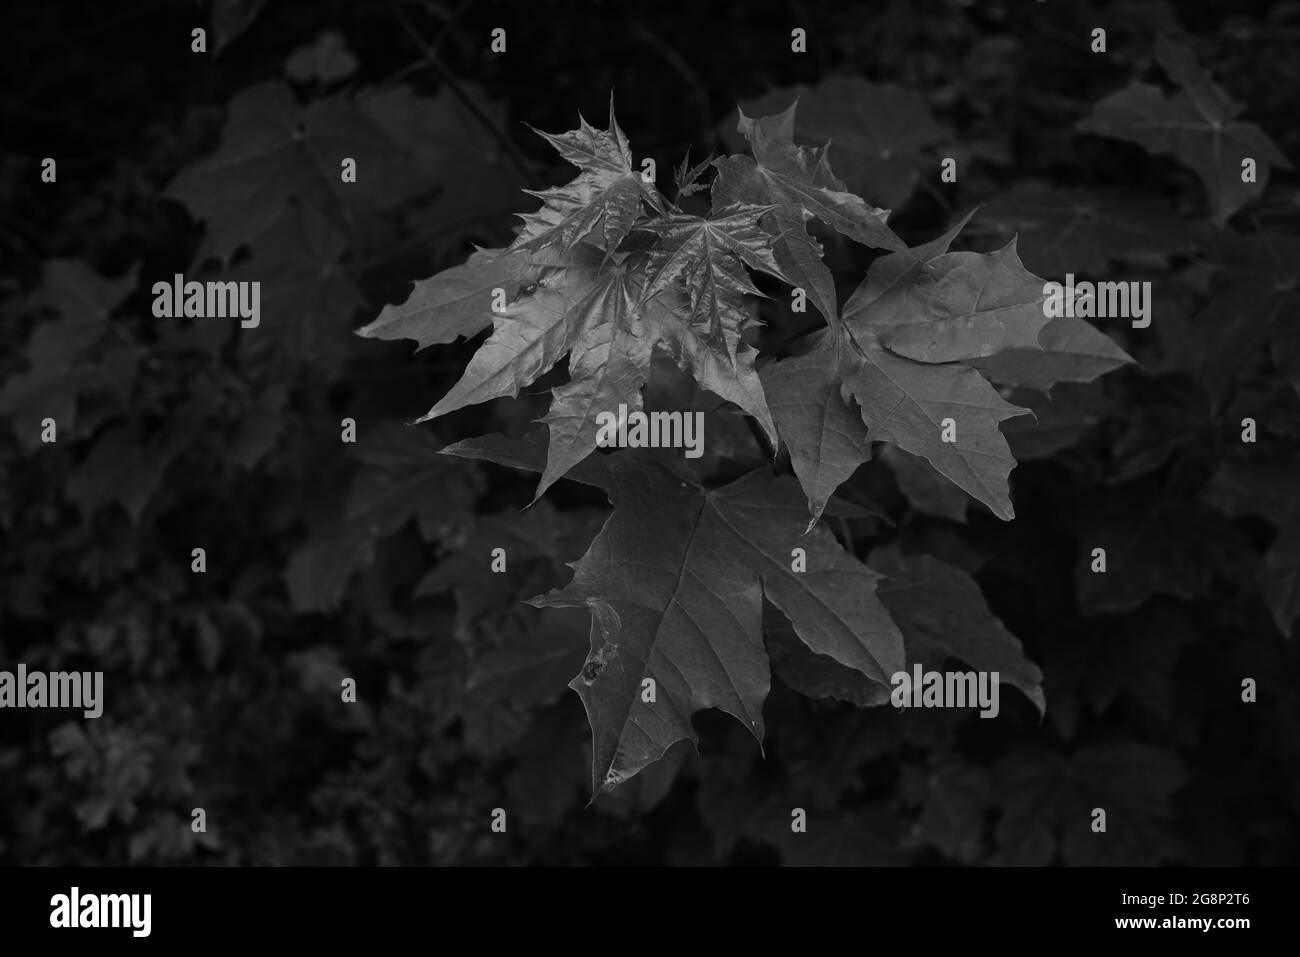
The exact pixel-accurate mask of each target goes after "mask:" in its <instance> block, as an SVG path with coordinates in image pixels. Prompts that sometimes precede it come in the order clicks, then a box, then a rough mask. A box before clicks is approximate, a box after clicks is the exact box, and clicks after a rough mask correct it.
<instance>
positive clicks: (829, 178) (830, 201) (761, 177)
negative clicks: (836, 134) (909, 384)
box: [712, 104, 907, 324]
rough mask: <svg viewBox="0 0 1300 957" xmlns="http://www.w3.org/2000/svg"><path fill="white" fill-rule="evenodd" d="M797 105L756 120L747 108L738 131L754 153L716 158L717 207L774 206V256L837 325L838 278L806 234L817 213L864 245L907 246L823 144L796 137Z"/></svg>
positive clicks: (714, 199)
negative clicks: (836, 168) (840, 173)
mask: <svg viewBox="0 0 1300 957" xmlns="http://www.w3.org/2000/svg"><path fill="white" fill-rule="evenodd" d="M794 116H795V104H791V105H790V107H789V108H788V109H786V110H785V111H784V112H782V113H779V114H777V115H775V116H765V117H760V118H758V119H751V118H750V117H748V116H746V115H745V114H744V112H743V111H742V112H741V113H740V121H739V124H738V130H739V132H740V133H741V134H742V135H743V136H744V137H745V139H746V140H747V141H748V142H749V145H750V148H751V150H752V151H753V154H754V158H753V159H750V158H749V157H747V156H728V157H723V158H721V159H717V160H715V161H714V166H715V167H716V168H717V170H718V176H717V179H716V180H714V183H713V193H712V198H713V207H714V209H726V208H728V207H731V206H735V205H738V204H748V205H755V206H773V207H775V209H774V210H773V212H772V213H771V218H772V225H771V229H772V231H773V234H774V236H775V244H774V251H775V254H776V261H777V263H778V264H779V265H780V267H781V269H782V270H783V272H784V273H785V274H786V275H787V276H788V277H789V281H790V282H792V283H794V284H795V285H796V286H798V287H799V288H802V289H805V290H807V291H808V294H809V297H810V298H811V299H812V300H813V303H814V305H816V306H817V309H818V310H819V311H820V312H821V313H822V315H823V316H825V317H826V320H827V321H828V322H830V323H831V324H834V323H836V322H837V321H838V319H839V308H838V306H837V304H836V297H835V281H834V279H833V278H832V277H831V273H830V270H829V269H828V268H827V267H826V265H825V263H823V262H822V250H821V246H820V244H819V243H818V242H817V240H816V239H814V238H813V237H812V236H811V235H809V233H808V228H807V220H808V219H809V218H812V217H815V218H817V219H818V220H820V221H821V222H822V223H824V224H825V225H826V226H829V227H830V228H831V229H834V230H835V231H836V232H839V233H841V234H842V235H845V236H848V237H849V238H850V239H853V240H855V241H857V242H860V243H862V244H864V245H866V246H871V247H873V248H879V249H892V250H896V251H903V250H906V248H907V246H906V244H905V243H904V242H903V241H902V240H901V239H899V238H898V237H897V236H896V235H894V232H893V230H891V229H890V228H889V227H888V226H887V225H886V223H885V220H886V218H887V217H888V211H886V210H883V209H877V208H876V207H874V206H869V205H868V204H867V203H866V202H864V201H863V200H862V198H861V197H859V196H856V195H854V194H853V193H850V192H849V191H848V188H847V187H846V186H845V185H844V183H843V182H841V181H840V180H839V179H838V178H837V177H836V176H835V174H834V173H832V172H831V168H830V162H829V161H828V160H827V158H826V150H825V148H824V147H823V148H820V149H811V148H808V147H803V146H796V145H795V142H794Z"/></svg>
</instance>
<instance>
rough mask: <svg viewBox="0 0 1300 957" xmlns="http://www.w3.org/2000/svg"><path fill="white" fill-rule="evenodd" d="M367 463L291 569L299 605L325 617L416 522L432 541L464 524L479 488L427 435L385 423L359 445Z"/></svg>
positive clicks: (290, 580) (290, 581)
mask: <svg viewBox="0 0 1300 957" xmlns="http://www.w3.org/2000/svg"><path fill="white" fill-rule="evenodd" d="M356 455H357V456H358V458H360V460H361V462H362V463H363V467H362V469H361V471H360V472H358V474H357V475H356V477H355V478H354V479H353V481H352V483H351V485H350V487H349V489H348V493H347V497H346V501H345V503H344V507H343V509H342V513H341V514H340V515H339V516H338V517H337V519H336V520H335V521H332V522H329V523H327V524H325V525H322V526H321V527H318V528H315V529H313V530H312V534H311V535H310V536H309V537H308V538H307V540H306V541H305V542H303V544H302V545H300V546H299V547H298V549H297V550H296V551H295V552H294V554H293V555H292V557H291V558H290V561H289V564H288V567H287V568H286V570H285V580H286V582H287V584H288V586H289V595H290V598H291V600H292V603H293V607H294V608H295V609H297V610H299V611H326V610H329V609H331V608H333V607H335V606H336V605H337V604H338V602H339V601H340V599H341V598H342V597H343V592H344V589H345V588H346V587H347V584H348V582H349V581H350V580H351V579H352V576H353V575H355V574H356V572H358V571H359V570H360V569H362V568H364V567H365V566H366V565H368V564H370V562H371V561H373V559H374V553H375V547H376V546H377V545H378V543H379V542H380V541H381V540H382V539H384V538H386V537H388V536H389V535H392V534H393V533H394V532H396V531H397V530H398V529H399V528H401V527H402V526H403V525H405V524H406V523H407V522H408V521H410V520H411V519H415V520H416V521H417V524H418V525H419V528H420V531H421V533H422V534H423V535H424V536H425V537H426V538H437V537H439V536H440V535H442V534H443V533H444V532H445V531H446V530H447V529H448V528H449V527H450V526H451V525H453V524H454V523H455V522H457V521H461V520H463V518H464V515H465V514H466V513H467V512H468V511H469V510H470V509H471V507H472V504H473V501H474V498H475V496H476V494H477V492H478V490H479V484H480V483H479V482H478V480H477V475H475V474H474V473H472V472H468V471H466V470H464V469H457V468H449V467H448V465H449V463H448V462H447V460H446V459H445V458H443V457H442V456H441V455H439V454H438V449H437V442H436V440H435V439H434V438H433V437H432V436H431V435H429V434H428V433H427V432H421V431H418V430H415V429H409V428H406V427H405V426H401V425H396V424H393V423H386V424H384V425H383V426H381V427H379V428H377V429H375V430H374V432H373V434H371V435H370V436H369V437H368V438H366V439H365V441H363V442H361V443H359V444H358V445H357V448H356Z"/></svg>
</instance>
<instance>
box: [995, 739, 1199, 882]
mask: <svg viewBox="0 0 1300 957" xmlns="http://www.w3.org/2000/svg"><path fill="white" fill-rule="evenodd" d="M995 777H996V784H995V788H994V793H996V794H999V795H1005V797H1006V801H1005V804H1004V805H1003V807H1002V808H1001V814H1000V817H999V820H998V825H997V841H998V846H999V851H998V854H997V856H996V858H995V859H994V863H997V864H1003V865H1011V866H1043V865H1046V864H1050V863H1052V862H1053V861H1054V860H1055V859H1056V856H1057V854H1058V853H1060V854H1061V855H1063V856H1064V859H1065V862H1066V863H1068V864H1079V865H1096V864H1127V865H1130V866H1132V865H1138V864H1151V863H1152V862H1153V861H1154V862H1157V863H1163V862H1166V861H1168V860H1169V859H1170V858H1176V856H1177V854H1178V851H1179V849H1178V848H1177V847H1176V845H1175V844H1174V842H1173V841H1172V839H1171V835H1170V824H1171V822H1172V820H1173V818H1174V809H1173V807H1172V805H1171V798H1172V797H1173V795H1174V793H1175V792H1176V791H1178V790H1179V789H1180V788H1181V787H1183V786H1184V785H1185V784H1186V783H1187V780H1188V774H1187V770H1186V768H1185V767H1184V765H1183V762H1182V761H1181V760H1180V759H1179V757H1178V756H1177V755H1176V754H1174V753H1173V752H1171V751H1169V750H1166V749H1162V748H1157V747H1153V746H1152V745H1149V744H1142V743H1139V742H1135V741H1114V742H1111V741H1103V742H1097V743H1092V744H1088V745H1085V746H1083V747H1081V748H1079V750H1077V751H1076V752H1074V753H1073V754H1070V755H1063V754H1058V753H1056V752H1053V751H1048V750H1046V749H1043V748H1038V747H1032V748H1031V747H1022V748H1020V749H1018V750H1016V751H1013V752H1012V753H1011V754H1009V755H1007V756H1006V757H1005V758H1003V759H1002V760H1001V761H999V762H998V765H997V767H996V769H995ZM1081 785H1084V786H1081ZM1097 806H1101V807H1104V808H1106V809H1107V813H1108V814H1109V818H1108V821H1107V823H1108V825H1109V829H1108V830H1107V832H1106V836H1107V840H1106V841H1098V840H1096V835H1095V834H1093V833H1092V831H1091V830H1090V829H1089V828H1088V827H1087V822H1088V821H1089V820H1090V819H1091V814H1092V810H1093V808H1094V807H1097ZM1080 822H1082V823H1080Z"/></svg>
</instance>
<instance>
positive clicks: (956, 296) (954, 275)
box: [842, 213, 1048, 362]
mask: <svg viewBox="0 0 1300 957" xmlns="http://www.w3.org/2000/svg"><path fill="white" fill-rule="evenodd" d="M970 216H971V214H970V213H967V214H966V216H965V217H964V218H963V219H962V220H961V221H959V222H958V223H957V224H956V225H955V226H954V227H953V228H952V229H950V230H949V231H948V232H947V233H945V234H944V235H943V236H940V237H939V238H938V239H935V240H933V241H931V242H929V243H926V244H924V245H922V246H918V247H915V248H913V249H912V250H911V255H898V254H894V255H889V256H882V257H881V258H880V259H877V260H875V261H874V262H873V263H872V264H871V267H870V269H868V271H867V278H866V279H865V280H864V281H863V282H862V284H861V285H860V286H859V287H858V288H857V290H856V291H855V292H854V293H853V295H852V296H851V297H850V298H849V301H848V302H846V303H845V304H844V314H843V316H842V319H843V321H844V323H845V325H846V326H848V328H849V330H850V331H851V332H852V333H853V335H854V337H855V338H856V339H857V340H858V341H859V342H862V341H863V340H864V338H865V337H866V336H870V338H871V339H872V340H874V341H875V342H878V343H879V344H880V345H881V346H883V347H884V348H886V349H888V350H889V351H890V352H892V353H894V354H895V355H900V356H904V357H906V358H908V359H915V360H917V361H918V362H953V361H957V360H970V359H983V358H987V357H988V356H991V355H995V354H997V353H999V352H1002V351H1004V350H1006V349H1013V348H1020V349H1034V350H1037V349H1039V348H1040V346H1039V343H1038V332H1039V330H1040V329H1042V328H1043V327H1044V326H1045V325H1047V322H1048V317H1047V316H1046V315H1045V310H1044V308H1043V303H1044V301H1045V300H1046V298H1047V296H1046V294H1045V293H1044V292H1043V285H1044V283H1043V281H1042V280H1041V279H1039V278H1038V277H1037V276H1035V275H1033V274H1032V273H1030V272H1029V271H1028V270H1026V269H1025V267H1024V265H1023V264H1022V263H1021V262H1020V257H1019V256H1018V255H1017V254H1016V241H1015V240H1014V239H1013V240H1012V241H1011V242H1010V243H1009V244H1007V245H1006V246H1005V247H1003V248H1002V249H999V250H997V251H995V252H991V253H971V252H956V253H950V252H947V249H948V246H949V245H950V244H951V242H952V240H953V239H954V238H955V237H956V235H957V233H959V232H960V231H961V229H962V227H963V226H965V225H966V223H967V221H968V220H969V219H970Z"/></svg>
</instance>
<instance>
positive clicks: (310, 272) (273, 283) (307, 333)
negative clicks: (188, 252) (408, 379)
mask: <svg viewBox="0 0 1300 957" xmlns="http://www.w3.org/2000/svg"><path fill="white" fill-rule="evenodd" d="M346 248H347V243H346V240H344V238H343V236H342V234H340V233H339V232H338V231H337V230H335V229H334V228H333V227H332V226H331V225H330V222H329V219H328V217H327V216H326V215H325V214H324V213H323V212H321V211H319V210H317V209H315V208H314V207H303V208H300V209H299V210H297V212H296V214H295V215H293V216H286V217H283V218H281V219H280V220H278V221H277V222H275V223H273V224H272V225H271V226H270V227H269V228H268V229H267V230H266V232H265V233H263V234H262V235H261V236H259V237H257V238H256V239H254V240H253V241H252V242H251V243H250V244H249V257H248V259H247V260H246V261H245V262H241V263H239V264H238V265H237V266H235V267H233V268H231V269H228V270H226V271H225V273H224V274H223V275H222V278H223V279H226V280H233V281H236V282H240V281H247V282H260V283H261V284H262V285H261V287H260V289H261V292H260V295H261V306H260V309H261V320H260V322H259V324H258V327H257V328H256V329H255V330H248V332H250V333H251V334H245V335H242V336H240V337H239V347H240V350H241V351H242V352H243V353H244V354H245V355H248V356H253V357H257V358H259V359H263V360H269V359H272V358H275V357H277V356H280V357H285V358H287V359H288V360H290V362H291V363H294V364H296V363H302V364H305V365H309V366H313V367H315V368H317V369H319V370H322V371H329V370H333V369H337V368H338V366H340V365H341V364H342V363H343V362H344V361H345V360H346V358H347V351H348V346H349V343H348V339H347V330H348V328H349V326H350V324H351V321H352V317H353V316H354V315H355V314H356V312H357V310H358V309H360V308H361V307H362V306H364V305H365V304H366V300H365V298H364V297H363V296H362V295H361V290H360V289H358V288H357V285H356V283H355V282H354V281H353V279H352V278H351V277H350V276H349V275H348V274H347V273H346V272H345V271H344V270H343V269H341V268H339V259H340V258H341V257H342V255H343V252H344V250H345V249H346Z"/></svg>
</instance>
